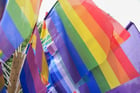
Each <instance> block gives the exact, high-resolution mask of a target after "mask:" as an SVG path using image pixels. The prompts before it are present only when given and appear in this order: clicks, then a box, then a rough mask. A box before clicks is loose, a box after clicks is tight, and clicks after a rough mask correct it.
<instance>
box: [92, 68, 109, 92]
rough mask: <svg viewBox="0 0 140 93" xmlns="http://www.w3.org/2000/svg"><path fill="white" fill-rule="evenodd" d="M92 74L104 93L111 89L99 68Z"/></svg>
mask: <svg viewBox="0 0 140 93" xmlns="http://www.w3.org/2000/svg"><path fill="white" fill-rule="evenodd" d="M91 72H92V73H93V75H94V77H95V80H96V82H97V83H98V86H99V87H100V89H101V91H102V93H105V92H107V91H108V90H110V89H111V88H110V86H109V84H108V83H107V81H106V79H105V77H104V75H103V73H102V71H101V70H100V68H99V66H98V67H96V68H94V69H92V70H91Z"/></svg>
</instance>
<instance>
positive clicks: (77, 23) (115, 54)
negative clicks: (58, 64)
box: [46, 0, 140, 93]
mask: <svg viewBox="0 0 140 93" xmlns="http://www.w3.org/2000/svg"><path fill="white" fill-rule="evenodd" d="M46 24H47V28H48V31H49V33H50V35H51V36H52V39H53V40H54V42H55V45H56V47H57V49H58V51H59V53H60V56H61V57H62V60H63V62H64V65H65V66H66V68H67V70H68V73H69V74H70V77H71V79H72V81H73V82H74V84H77V85H79V90H80V93H104V92H106V91H108V90H110V89H113V88H115V87H117V86H119V85H121V84H123V83H125V82H127V81H129V80H131V79H133V78H135V77H138V76H139V75H140V74H139V73H138V72H137V70H136V69H135V67H134V66H133V64H132V63H131V60H129V58H128V57H127V55H126V54H125V52H124V51H123V49H122V48H121V46H120V44H123V43H124V42H125V41H126V40H127V39H128V38H129V36H130V34H129V32H127V31H126V30H125V29H124V28H123V27H122V26H121V25H120V24H119V23H118V22H117V21H115V20H114V19H113V18H112V17H110V16H109V15H108V14H106V13H105V12H103V11H102V10H100V9H99V8H98V7H97V6H96V5H95V4H94V3H93V2H92V0H59V1H58V2H57V3H56V4H55V5H54V7H53V8H52V9H51V11H50V12H49V13H48V15H47V17H46Z"/></svg>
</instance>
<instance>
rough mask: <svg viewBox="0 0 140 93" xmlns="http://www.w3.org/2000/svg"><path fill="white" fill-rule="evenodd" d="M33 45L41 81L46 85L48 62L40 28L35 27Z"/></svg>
mask: <svg viewBox="0 0 140 93" xmlns="http://www.w3.org/2000/svg"><path fill="white" fill-rule="evenodd" d="M31 44H32V48H33V51H34V55H35V64H36V65H37V67H38V71H39V73H40V76H41V79H42V81H43V83H44V84H47V83H48V64H47V61H46V56H45V54H44V51H43V48H42V43H41V40H40V35H39V32H38V28H37V27H35V29H34V32H33V34H32V37H31Z"/></svg>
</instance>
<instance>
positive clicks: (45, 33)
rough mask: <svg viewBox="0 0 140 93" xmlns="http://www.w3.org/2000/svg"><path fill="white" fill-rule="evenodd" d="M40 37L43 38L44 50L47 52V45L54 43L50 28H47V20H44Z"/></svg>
mask: <svg viewBox="0 0 140 93" xmlns="http://www.w3.org/2000/svg"><path fill="white" fill-rule="evenodd" d="M40 38H41V43H42V46H43V50H44V52H47V51H48V50H47V47H48V46H49V45H50V44H51V43H52V39H51V36H50V34H49V32H48V30H47V29H46V22H45V21H43V24H42V30H41V35H40Z"/></svg>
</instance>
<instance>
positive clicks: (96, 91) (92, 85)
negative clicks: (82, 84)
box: [84, 72, 101, 93]
mask: <svg viewBox="0 0 140 93" xmlns="http://www.w3.org/2000/svg"><path fill="white" fill-rule="evenodd" d="M84 81H86V84H87V85H88V88H89V90H90V93H101V91H100V88H99V87H98V84H97V82H96V80H95V78H94V77H93V75H92V73H91V72H89V73H87V75H86V76H85V78H84Z"/></svg>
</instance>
